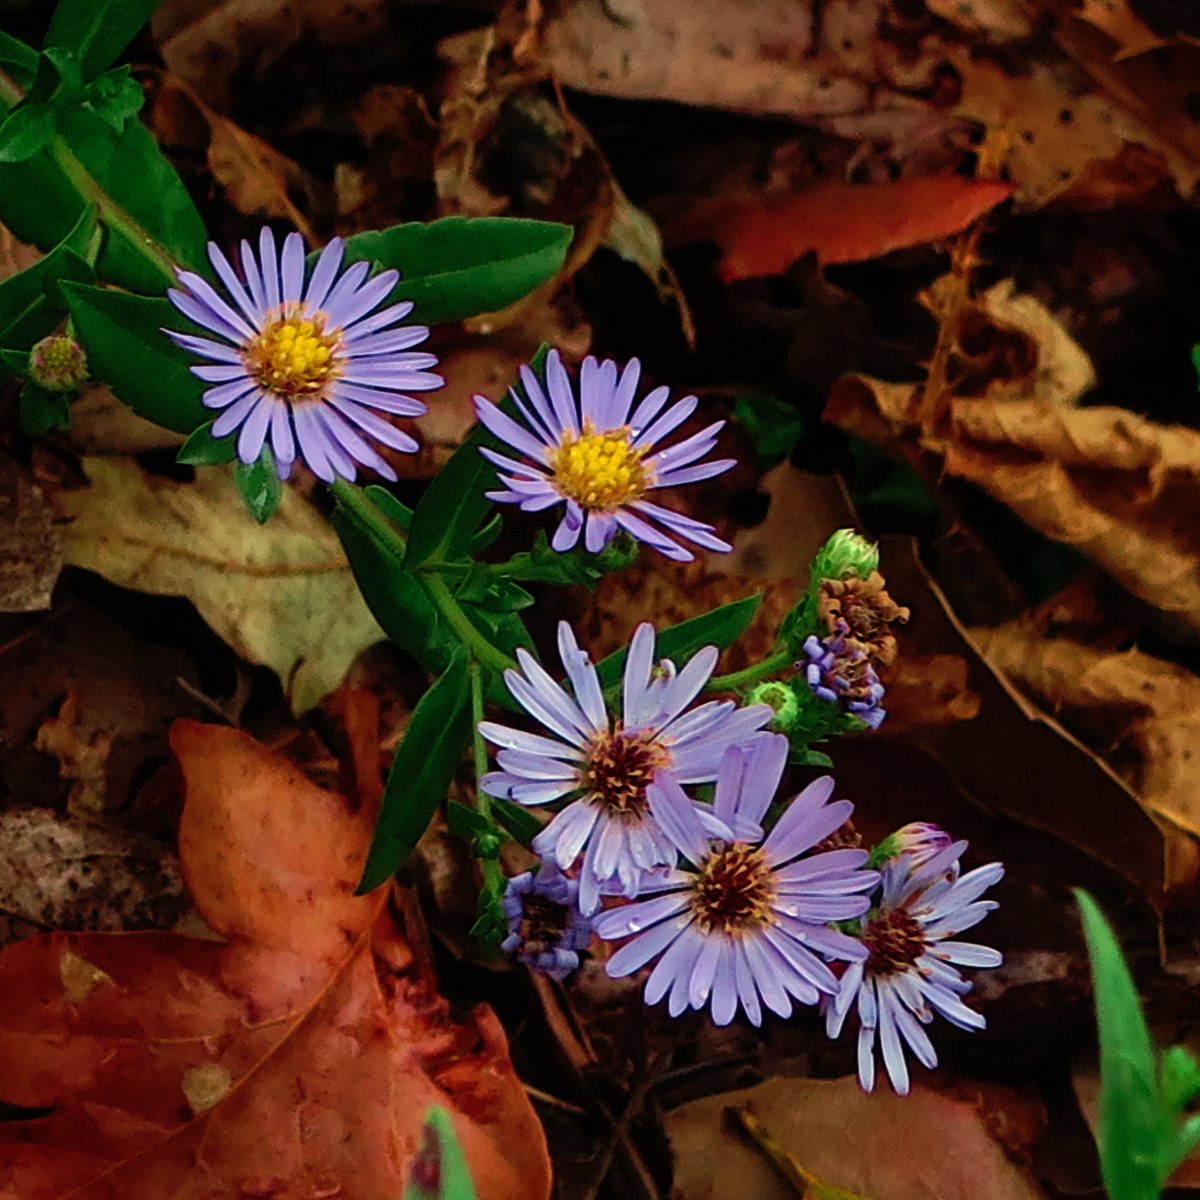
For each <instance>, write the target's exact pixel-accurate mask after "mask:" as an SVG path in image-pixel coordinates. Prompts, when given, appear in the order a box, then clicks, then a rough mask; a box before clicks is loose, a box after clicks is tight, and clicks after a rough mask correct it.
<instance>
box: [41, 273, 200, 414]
mask: <svg viewBox="0 0 1200 1200" xmlns="http://www.w3.org/2000/svg"><path fill="white" fill-rule="evenodd" d="M62 290H63V293H64V294H65V296H66V298H67V304H68V306H69V308H70V310H71V317H72V319H73V320H74V322H75V329H76V332H77V334H78V337H79V340H80V342H82V343H83V348H84V350H86V351H87V356H88V364H89V366H90V367H91V372H92V374H93V376H95V377H96V378H97V379H103V380H104V382H105V383H107V384H108V385H109V386H110V387H111V388H112V390H113V391H114V392H115V393H116V394H117V396H118V397H119V398H120V399H121V400H123V401H124V402H125V403H126V404H128V405H129V407H130V408H132V409H133V411H134V412H135V413H137V414H138V415H139V416H141V417H145V418H146V420H148V421H153V422H154V424H156V425H162V426H163V427H164V428H166V429H174V430H176V431H177V432H178V433H191V432H192V431H193V430H194V429H197V428H198V427H199V426H201V425H203V424H205V423H206V422H207V421H208V419H209V417H210V415H211V414H210V413H209V411H208V410H207V409H205V408H204V406H203V405H202V404H201V403H200V396H201V394H202V393H203V390H204V385H203V384H202V383H201V382H200V380H199V379H197V378H196V377H195V375H193V374H192V373H191V371H190V370H189V369H188V367H189V365H190V364H191V362H192V359H191V358H190V357H189V356H188V355H187V354H186V353H185V352H184V351H183V350H180V349H179V347H177V346H176V345H175V344H174V343H173V342H172V341H171V340H170V339H169V338H168V337H167V336H166V335H165V334H164V333H163V332H162V329H163V328H164V327H167V328H174V329H181V328H184V327H185V326H186V324H187V323H186V322H185V321H184V319H183V318H182V317H181V316H180V315H179V313H178V312H176V310H175V309H174V308H173V307H172V306H171V303H170V301H168V300H165V299H158V298H151V297H148V296H133V295H130V294H129V293H128V292H116V291H111V290H109V289H105V288H97V287H88V286H87V285H86V284H79V283H64V284H63V285H62Z"/></svg>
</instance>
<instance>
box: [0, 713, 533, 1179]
mask: <svg viewBox="0 0 1200 1200" xmlns="http://www.w3.org/2000/svg"><path fill="white" fill-rule="evenodd" d="M172 745H173V748H174V750H175V753H176V755H177V757H178V759H179V762H180V766H181V767H182V770H183V775H184V779H185V781H186V788H187V796H186V803H185V808H184V813H183V819H182V822H181V826H180V836H179V840H180V858H181V862H182V866H183V871H184V875H185V877H186V879H187V882H188V886H189V888H190V889H191V892H192V896H193V899H194V900H195V903H196V907H197V909H198V910H199V912H200V914H201V916H202V917H203V918H204V919H205V920H206V921H207V922H208V923H209V925H210V926H211V927H212V928H213V929H214V930H215V931H216V932H217V933H218V934H219V935H220V936H221V939H223V940H210V939H204V940H197V939H194V938H189V937H185V936H183V935H180V934H137V935H133V934H91V935H76V936H69V935H62V934H56V935H47V936H42V937H35V938H30V939H28V940H26V941H24V942H21V943H19V944H17V945H15V946H11V947H9V948H8V949H7V950H6V951H5V952H4V953H3V955H0V1081H2V1083H0V1093H2V1098H3V1099H4V1100H6V1101H8V1102H10V1103H15V1104H18V1105H22V1106H27V1107H39V1108H40V1107H53V1110H54V1111H53V1112H52V1113H51V1114H49V1115H47V1116H45V1117H42V1118H36V1119H33V1120H27V1121H17V1122H9V1123H7V1124H4V1125H2V1126H0V1147H2V1148H0V1194H3V1195H12V1196H21V1197H22V1198H23V1200H49V1198H50V1197H54V1196H61V1195H63V1194H64V1193H67V1192H70V1194H72V1195H75V1196H79V1197H81V1198H82V1197H88V1198H90V1200H102V1198H104V1200H108V1198H112V1200H116V1198H117V1197H128V1196H147V1197H149V1196H163V1195H167V1194H169V1195H172V1196H177V1197H180V1198H181V1200H183V1198H191V1200H208V1198H210V1197H211V1198H212V1200H217V1198H218V1197H222V1198H224V1197H228V1196H234V1195H239V1196H250V1195H305V1196H309V1195H335V1194H340V1195H344V1196H353V1197H355V1198H356V1200H395V1198H396V1197H397V1196H399V1195H400V1194H401V1190H402V1187H403V1184H404V1180H405V1178H406V1167H407V1165H408V1163H409V1162H410V1161H411V1159H412V1156H413V1154H414V1153H415V1152H416V1151H417V1149H418V1147H419V1145H420V1142H421V1129H422V1124H423V1121H424V1115H425V1113H426V1111H427V1110H428V1108H429V1107H430V1105H432V1104H439V1105H441V1106H443V1107H444V1108H446V1109H448V1110H449V1112H450V1115H451V1119H452V1120H453V1123H454V1126H455V1131H456V1133H457V1135H458V1139H459V1141H460V1143H461V1144H462V1146H463V1149H464V1151H465V1153H466V1157H467V1160H468V1162H469V1164H470V1166H471V1170H472V1174H473V1176H474V1179H475V1183H476V1187H477V1190H478V1193H479V1195H480V1197H481V1200H544V1198H545V1197H547V1196H548V1194H549V1186H550V1181H549V1164H548V1161H547V1158H546V1149H545V1141H544V1138H543V1135H542V1132H541V1129H540V1127H539V1126H538V1123H537V1120H536V1118H535V1117H534V1114H533V1111H532V1109H531V1107H530V1105H529V1101H528V1099H527V1098H526V1096H525V1093H524V1090H523V1088H522V1087H521V1085H520V1083H519V1081H518V1080H517V1079H516V1077H515V1075H514V1074H513V1072H512V1068H511V1066H510V1065H509V1062H508V1057H507V1049H506V1046H505V1043H504V1037H503V1034H502V1032H501V1031H500V1027H499V1024H498V1022H497V1021H496V1019H495V1017H494V1016H493V1015H492V1014H491V1012H490V1010H488V1009H486V1008H484V1007H480V1008H478V1009H476V1010H475V1011H474V1013H472V1014H471V1016H470V1017H469V1018H468V1019H467V1020H466V1021H465V1022H462V1023H459V1022H456V1021H454V1020H452V1019H451V1018H450V1016H449V1015H448V1009H447V1006H446V1004H445V1003H444V1002H443V1001H441V1000H440V999H439V998H438V997H437V995H436V993H435V992H434V990H433V988H432V985H431V982H430V980H429V978H428V976H427V974H426V972H425V971H424V969H423V967H422V966H421V965H420V964H419V963H418V962H417V961H416V959H415V958H414V954H413V951H412V948H411V947H410V946H409V944H408V943H407V942H406V940H405V938H404V935H403V932H402V931H401V930H400V929H399V928H398V927H397V925H396V922H395V920H394V919H393V917H392V915H391V912H390V910H389V908H388V906H387V892H386V889H383V890H381V891H379V892H376V893H375V894H373V895H370V896H355V895H354V887H355V882H356V880H357V878H358V875H359V871H360V869H361V865H362V861H363V856H364V855H365V853H366V849H367V845H368V842H369V840H370V834H371V824H372V819H373V814H372V812H371V811H370V810H369V809H367V808H366V807H363V808H361V809H360V810H359V811H358V812H352V811H351V810H350V808H349V806H348V805H347V804H346V802H345V801H344V800H343V799H342V798H341V797H339V796H336V795H333V794H331V793H329V792H325V791H322V790H320V789H319V788H317V787H316V786H315V785H313V784H312V783H310V782H309V781H308V780H307V779H305V778H304V777H303V776H302V775H301V774H300V773H299V771H297V770H296V768H295V767H293V766H292V765H291V764H290V763H289V762H287V760H285V759H283V758H281V757H279V756H278V755H276V754H273V753H271V752H270V751H267V750H266V749H265V748H264V747H262V746H260V745H258V744H257V743H256V742H254V741H253V740H252V739H251V738H249V737H247V736H246V735H245V734H242V733H240V732H237V731H234V730H230V729H225V728H218V727H215V726H206V725H199V724H196V723H193V722H180V723H179V724H178V725H177V726H176V727H175V729H174V732H173V736H172Z"/></svg>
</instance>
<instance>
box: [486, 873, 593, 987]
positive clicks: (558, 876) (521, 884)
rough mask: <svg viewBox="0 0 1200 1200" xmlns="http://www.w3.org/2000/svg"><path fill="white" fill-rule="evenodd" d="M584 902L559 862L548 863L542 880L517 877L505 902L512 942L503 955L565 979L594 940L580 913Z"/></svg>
mask: <svg viewBox="0 0 1200 1200" xmlns="http://www.w3.org/2000/svg"><path fill="white" fill-rule="evenodd" d="M578 900H579V881H578V880H575V879H568V878H567V876H565V875H564V874H563V873H562V872H561V871H560V870H559V869H558V867H557V865H556V864H555V863H553V862H543V863H542V865H541V866H540V867H539V868H538V871H537V874H536V875H535V874H534V873H533V872H532V871H526V872H525V874H524V875H515V876H514V877H513V878H512V879H510V880H509V881H508V887H507V888H506V889H505V892H504V899H503V900H502V901H501V902H500V903H501V907H502V908H503V909H504V915H505V916H506V917H507V918H508V937H506V938H505V939H504V941H503V942H502V943H501V945H500V949H501V950H503V951H504V952H505V953H506V954H515V955H516V956H517V958H518V959H519V960H520V961H521V962H523V963H524V964H525V965H526V966H527V967H529V968H530V969H531V970H534V971H541V972H542V973H543V974H545V975H549V976H550V978H551V979H565V978H566V976H568V975H569V974H570V973H571V972H572V971H574V970H575V969H576V968H577V967H578V966H579V951H580V950H585V949H586V948H587V944H588V942H590V941H591V939H592V922H591V920H590V919H589V918H587V917H585V916H584V915H583V914H582V913H581V912H580V911H579V905H578Z"/></svg>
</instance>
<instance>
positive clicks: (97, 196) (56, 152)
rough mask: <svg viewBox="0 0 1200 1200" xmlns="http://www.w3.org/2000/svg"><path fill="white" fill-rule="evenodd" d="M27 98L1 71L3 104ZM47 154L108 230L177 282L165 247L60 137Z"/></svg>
mask: <svg viewBox="0 0 1200 1200" xmlns="http://www.w3.org/2000/svg"><path fill="white" fill-rule="evenodd" d="M24 98H25V93H24V92H23V91H22V90H21V88H20V87H19V86H18V85H17V84H16V83H15V82H14V81H13V80H12V79H11V78H10V77H9V76H8V75H5V74H4V73H3V72H0V101H2V102H3V103H4V104H5V105H7V106H8V107H9V108H11V107H12V106H13V105H14V104H18V103H20V101H21V100H23V99H24ZM46 153H47V154H48V155H49V156H50V158H52V159H53V160H54V162H55V163H56V164H57V165H58V169H59V170H60V171H62V173H63V174H64V175H65V176H66V177H67V179H68V180H69V181H70V183H71V185H72V186H73V187H74V188H75V190H76V191H77V192H78V193H79V194H80V195H81V196H82V197H83V198H84V199H85V200H87V201H88V202H89V203H91V204H94V205H95V206H96V215H97V216H98V217H99V218H100V220H101V221H103V222H104V224H105V225H107V226H108V227H109V229H113V230H116V231H117V232H119V233H121V234H123V235H124V236H125V239H126V240H127V241H128V242H129V244H130V245H131V246H133V247H134V249H136V250H137V251H138V252H139V253H140V254H141V256H142V257H143V258H144V259H145V260H146V261H147V262H148V263H150V264H151V266H153V267H154V268H155V269H156V270H157V271H158V272H159V274H161V275H162V277H163V279H164V280H165V281H166V282H167V283H170V284H173V283H174V282H175V266H176V264H175V260H174V259H173V258H172V257H171V255H170V254H169V253H168V251H167V250H166V248H165V247H164V246H163V245H162V244H161V243H160V242H159V241H158V240H157V239H156V238H154V237H152V236H151V235H150V234H149V233H147V232H146V230H145V229H143V228H142V226H141V224H140V223H139V222H138V221H137V220H136V219H135V218H134V217H132V216H130V214H129V213H127V212H126V211H125V209H124V208H122V207H121V205H119V204H118V203H117V202H116V201H115V200H114V199H113V198H112V197H111V196H110V195H109V194H108V193H107V192H106V191H105V190H104V188H103V187H102V186H101V185H100V184H99V183H98V182H97V181H96V179H95V177H94V176H93V175H92V173H91V172H90V171H89V170H88V169H87V167H85V166H84V165H83V163H81V162H80V161H79V159H78V158H77V157H76V156H75V152H74V151H73V150H72V149H71V147H70V146H68V145H67V143H66V142H65V141H64V140H63V139H62V138H61V137H60V136H58V135H57V134H56V135H55V136H54V138H53V139H52V140H51V141H50V143H49V145H47V147H46Z"/></svg>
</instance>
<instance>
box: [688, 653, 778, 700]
mask: <svg viewBox="0 0 1200 1200" xmlns="http://www.w3.org/2000/svg"><path fill="white" fill-rule="evenodd" d="M793 657H794V656H793V655H791V654H790V653H788V651H786V650H780V651H778V652H777V653H775V654H772V655H771V657H770V658H764V659H763V660H762V662H758V663H751V664H750V666H748V667H743V668H742V669H741V670H740V671H733V672H731V673H730V674H729V675H714V676H713V677H712V678H711V679H710V680H709V681H708V686H707V687H706V688H705V689H704V690H705V691H706V692H738V691H741V690H742V689H743V688H747V687H751V686H752V685H753V684H756V683H758V682H759V680H761V679H765V678H766V677H767V676H768V675H774V674H776V673H777V672H779V671H782V670H784V669H785V668H786V667H790V666H791V665H792V661H793Z"/></svg>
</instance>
